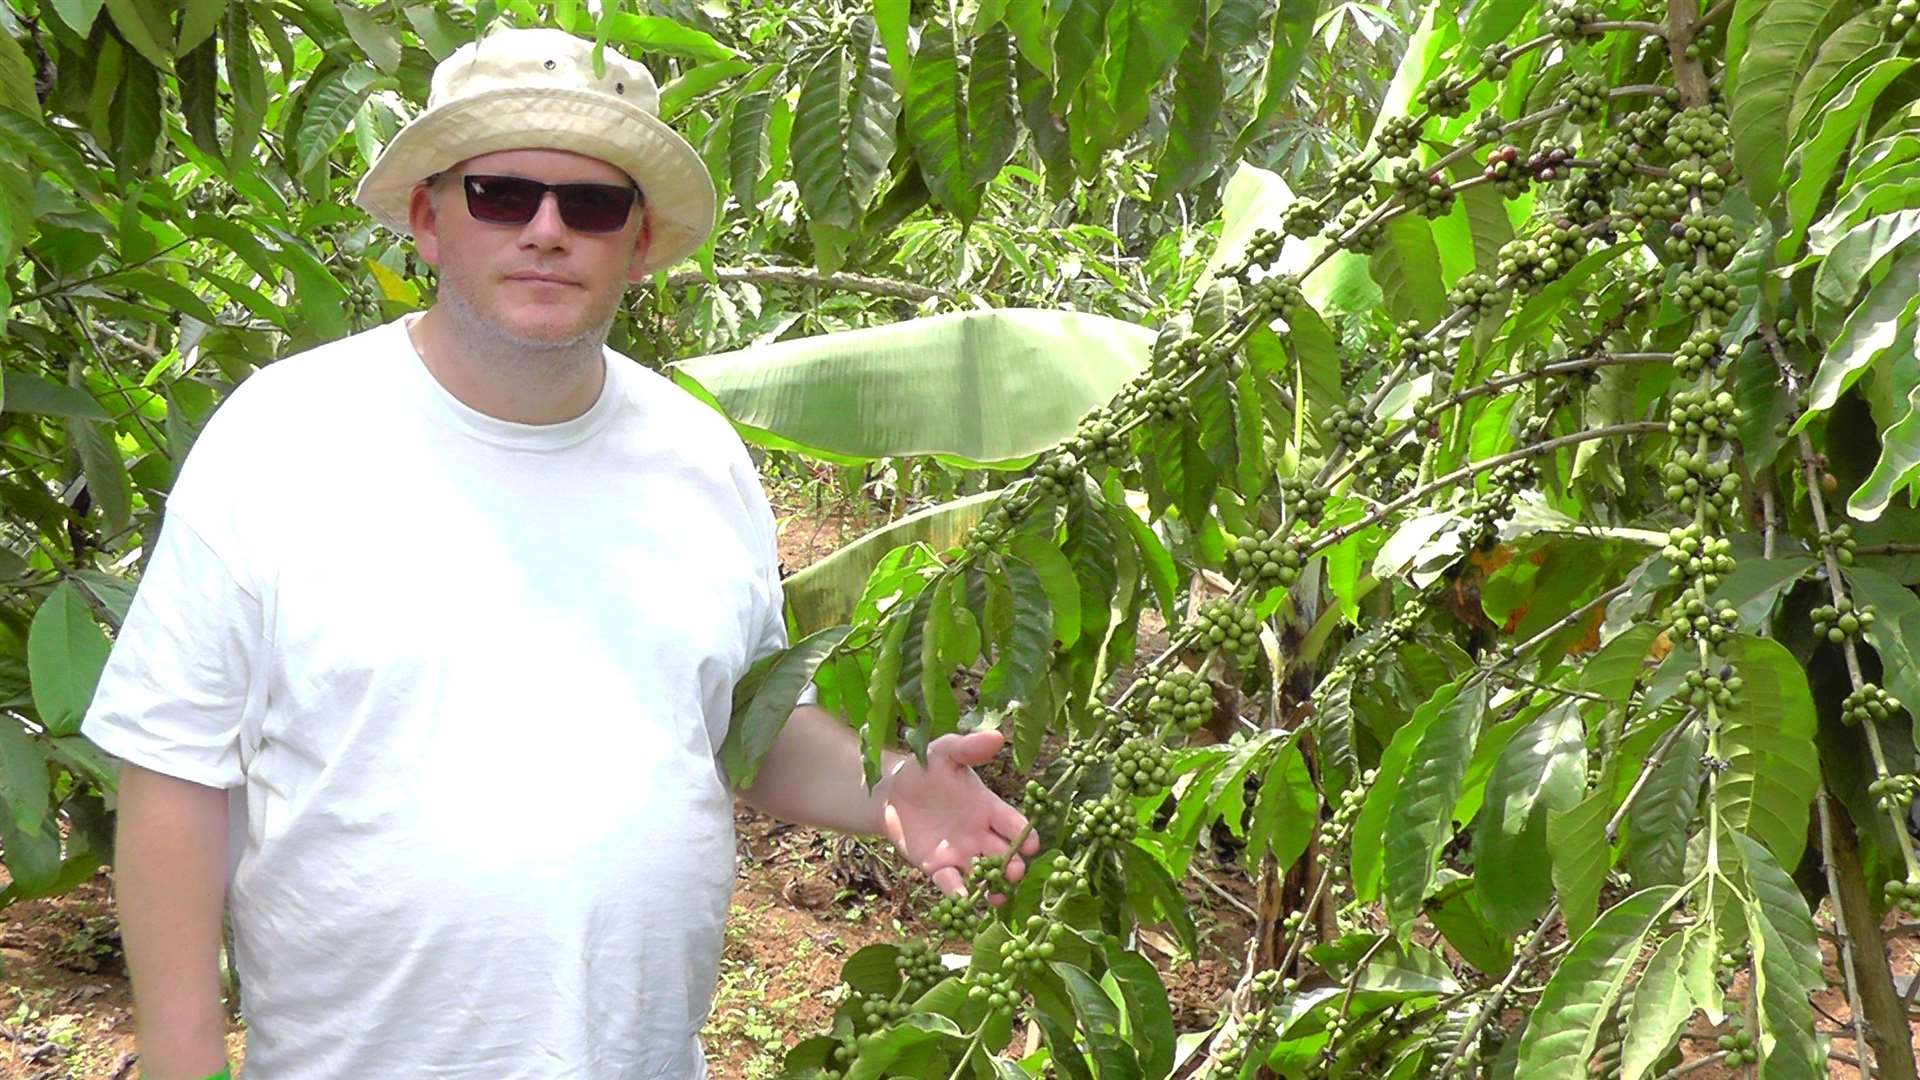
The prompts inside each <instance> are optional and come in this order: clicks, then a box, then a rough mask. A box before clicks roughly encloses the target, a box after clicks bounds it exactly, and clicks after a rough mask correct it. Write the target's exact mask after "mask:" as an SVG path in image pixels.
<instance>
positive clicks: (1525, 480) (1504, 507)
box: [1468, 458, 1540, 548]
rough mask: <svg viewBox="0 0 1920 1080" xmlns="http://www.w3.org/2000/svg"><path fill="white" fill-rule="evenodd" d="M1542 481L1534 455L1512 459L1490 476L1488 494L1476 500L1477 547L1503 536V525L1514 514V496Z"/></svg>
mask: <svg viewBox="0 0 1920 1080" xmlns="http://www.w3.org/2000/svg"><path fill="white" fill-rule="evenodd" d="M1539 482H1540V470H1539V468H1537V467H1536V466H1535V465H1534V463H1533V460H1532V459H1531V458H1521V459H1520V460H1519V461H1509V462H1507V463H1506V464H1505V465H1502V466H1500V467H1499V468H1497V469H1495V470H1493V475H1492V476H1490V477H1488V478H1487V484H1488V488H1487V493H1486V494H1485V495H1483V496H1481V497H1480V498H1479V499H1477V500H1475V501H1474V504H1473V519H1472V520H1473V527H1472V529H1470V530H1469V531H1468V535H1469V536H1470V537H1472V539H1473V546H1474V547H1477V548H1486V547H1487V546H1489V545H1491V544H1492V543H1493V542H1494V541H1495V540H1497V539H1499V537H1500V525H1501V523H1502V522H1504V521H1506V520H1507V519H1508V518H1510V517H1512V516H1513V503H1514V499H1515V498H1516V497H1517V496H1518V495H1519V494H1520V492H1522V491H1525V490H1527V489H1529V488H1531V487H1533V486H1534V485H1536V484H1538V483H1539Z"/></svg>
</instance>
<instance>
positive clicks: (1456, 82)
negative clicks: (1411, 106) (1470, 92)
mask: <svg viewBox="0 0 1920 1080" xmlns="http://www.w3.org/2000/svg"><path fill="white" fill-rule="evenodd" d="M1420 103H1421V104H1423V105H1425V106H1426V107H1427V109H1428V110H1429V111H1430V112H1432V113H1433V115H1435V116H1459V115H1460V114H1462V113H1464V112H1466V111H1467V84H1466V82H1465V81H1464V80H1461V79H1456V78H1452V77H1449V76H1441V77H1440V78H1437V79H1434V80H1433V81H1432V82H1429V83H1428V84H1427V85H1426V88H1425V89H1424V90H1422V91H1421V92H1420Z"/></svg>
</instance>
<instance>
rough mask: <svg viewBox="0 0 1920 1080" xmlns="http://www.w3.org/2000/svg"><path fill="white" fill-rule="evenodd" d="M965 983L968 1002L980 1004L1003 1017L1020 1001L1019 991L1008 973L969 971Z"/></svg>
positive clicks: (1009, 1013)
mask: <svg viewBox="0 0 1920 1080" xmlns="http://www.w3.org/2000/svg"><path fill="white" fill-rule="evenodd" d="M965 982H966V986H967V999H968V1000H969V1001H977V1002H981V1003H983V1004H985V1005H986V1007H987V1008H988V1010H990V1011H992V1012H996V1013H999V1014H1001V1015H1003V1016H1006V1015H1011V1014H1012V1012H1013V1007H1014V1005H1015V1004H1016V1003H1018V1002H1019V1000H1020V991H1019V989H1018V988H1016V987H1015V986H1014V981H1013V973H1012V972H1010V971H994V972H986V971H969V972H967V977H966V979H965Z"/></svg>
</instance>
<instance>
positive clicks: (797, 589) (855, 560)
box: [781, 491, 1000, 634]
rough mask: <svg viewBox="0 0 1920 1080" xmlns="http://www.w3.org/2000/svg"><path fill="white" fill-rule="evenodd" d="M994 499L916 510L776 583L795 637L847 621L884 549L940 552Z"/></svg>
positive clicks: (990, 495) (992, 495)
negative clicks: (924, 548) (782, 593)
mask: <svg viewBox="0 0 1920 1080" xmlns="http://www.w3.org/2000/svg"><path fill="white" fill-rule="evenodd" d="M999 498H1000V493H999V492H998V491H983V492H980V493H979V494H976V495H969V496H967V497H966V498H964V499H956V500H955V501H953V502H950V503H942V504H940V505H938V506H930V507H928V508H926V509H925V510H918V511H915V512H914V513H912V514H909V515H907V516H906V517H903V518H901V519H900V520H898V521H894V522H891V523H889V524H886V525H883V526H881V527H880V528H878V529H875V530H873V531H872V532H869V533H866V534H864V535H862V536H860V537H859V538H858V539H856V540H854V541H852V542H851V543H848V544H844V545H842V546H841V547H840V548H839V550H837V551H835V552H834V553H833V554H832V555H829V556H827V557H826V558H824V559H821V560H820V561H819V562H816V563H813V564H812V565H810V566H808V567H807V568H806V569H805V570H802V571H800V572H799V573H796V574H794V575H793V576H791V577H789V578H787V579H786V580H785V581H784V582H782V583H781V584H782V586H783V587H784V588H785V590H786V598H787V604H788V605H789V606H790V607H791V608H792V609H793V619H794V622H795V624H796V625H797V626H798V627H799V630H800V632H801V633H803V634H805V633H812V632H813V631H815V630H818V629H820V628H822V627H826V626H832V625H834V624H836V623H841V622H846V621H848V620H849V619H850V618H851V617H852V614H853V610H854V604H855V603H856V602H857V601H858V600H859V599H860V596H861V594H862V592H863V591H864V590H865V588H866V586H867V583H868V575H869V574H871V573H872V572H873V570H874V567H876V566H878V565H880V562H881V560H882V559H883V558H884V557H885V556H886V554H887V553H888V552H890V551H893V550H895V549H896V548H899V547H901V546H903V545H910V544H926V545H928V546H929V547H931V548H933V549H935V550H939V551H944V550H946V549H948V548H952V547H955V546H957V545H958V544H959V543H960V541H961V540H962V539H963V538H964V537H965V535H966V532H967V530H968V529H970V528H972V527H973V526H974V525H975V524H977V523H979V521H980V519H981V518H982V517H984V516H985V515H986V512H987V510H989V509H991V508H992V506H993V504H994V503H995V502H997V501H998V500H999Z"/></svg>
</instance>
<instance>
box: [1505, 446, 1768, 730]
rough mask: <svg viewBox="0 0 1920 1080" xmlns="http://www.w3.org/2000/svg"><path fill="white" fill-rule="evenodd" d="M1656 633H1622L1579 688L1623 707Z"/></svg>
mask: <svg viewBox="0 0 1920 1080" xmlns="http://www.w3.org/2000/svg"><path fill="white" fill-rule="evenodd" d="M1476 456H1477V455H1476ZM1736 572H1737V571H1736ZM1659 634H1660V631H1659V628H1658V627H1655V626H1653V625H1652V624H1650V623H1638V624H1635V625H1634V626H1631V627H1628V628H1627V629H1625V630H1623V631H1621V632H1620V634H1619V635H1618V636H1616V637H1615V638H1614V639H1613V640H1612V641H1609V642H1607V643H1606V644H1605V645H1602V646H1601V647H1600V651H1599V652H1596V653H1594V654H1593V656H1591V657H1589V658H1588V660H1587V663H1586V666H1585V667H1584V668H1582V669H1581V670H1580V688H1581V689H1582V690H1585V691H1587V692H1589V693H1593V694H1599V695H1600V696H1601V697H1603V698H1606V699H1607V700H1609V701H1611V702H1613V703H1614V704H1616V705H1619V704H1625V703H1626V701H1627V698H1628V697H1629V696H1631V695H1632V693H1633V687H1634V685H1635V684H1636V683H1638V682H1639V681H1640V680H1641V679H1643V678H1645V677H1646V665H1647V655H1648V653H1650V652H1652V651H1653V641H1654V639H1655V638H1656V637H1658V636H1659Z"/></svg>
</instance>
